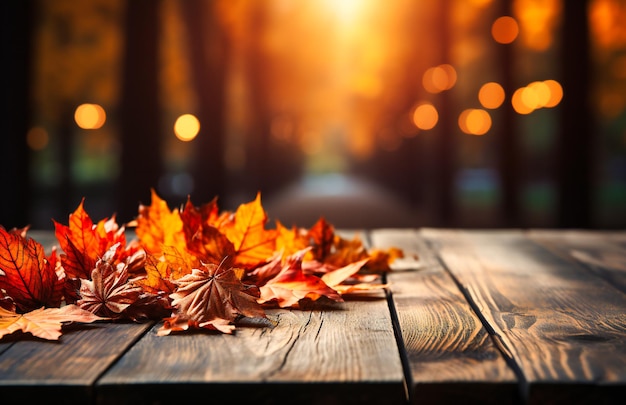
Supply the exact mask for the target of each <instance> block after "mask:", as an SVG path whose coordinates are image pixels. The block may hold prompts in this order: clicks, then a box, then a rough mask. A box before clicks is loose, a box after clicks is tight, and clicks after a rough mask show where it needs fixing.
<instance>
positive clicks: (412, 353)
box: [371, 229, 518, 404]
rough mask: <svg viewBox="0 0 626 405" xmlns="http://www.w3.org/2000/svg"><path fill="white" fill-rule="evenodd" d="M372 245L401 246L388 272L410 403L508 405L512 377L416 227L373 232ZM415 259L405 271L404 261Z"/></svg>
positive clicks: (513, 390)
mask: <svg viewBox="0 0 626 405" xmlns="http://www.w3.org/2000/svg"><path fill="white" fill-rule="evenodd" d="M371 242H372V245H374V246H376V247H381V248H387V247H391V246H396V247H399V248H402V249H403V250H404V252H405V255H406V257H407V258H406V259H405V260H404V261H402V262H401V263H399V264H400V266H401V267H400V268H401V269H402V270H405V271H399V270H398V269H396V270H395V272H392V273H390V274H389V275H388V278H387V281H388V282H389V283H390V288H391V292H392V299H393V304H394V307H395V311H396V313H397V316H398V322H399V327H400V331H401V334H402V340H403V342H404V346H405V350H406V356H407V360H408V366H409V368H410V376H411V379H410V381H411V389H410V396H411V400H412V402H413V403H420V404H422V403H453V402H458V403H498V404H502V403H511V402H514V401H515V398H516V397H517V391H518V390H517V380H516V378H515V375H514V373H513V372H512V371H511V369H510V368H509V367H508V366H507V364H506V362H505V360H504V358H503V357H502V355H501V353H500V352H499V351H498V349H497V348H496V347H495V345H494V344H493V342H492V340H491V338H490V336H489V334H488V332H487V331H486V330H485V328H484V327H483V326H482V324H481V321H480V319H479V318H478V317H477V316H476V314H475V313H474V312H473V311H472V309H471V307H470V305H469V304H468V303H467V301H466V300H465V298H464V297H463V294H462V293H461V291H460V290H459V289H458V287H457V286H456V285H455V283H454V280H453V279H452V278H451V277H450V275H449V274H448V273H447V272H446V271H445V269H443V268H442V266H441V264H440V263H439V261H438V260H437V258H436V257H435V256H434V255H433V253H432V252H431V251H430V250H429V249H428V247H427V246H426V244H425V242H424V241H423V239H422V237H421V236H420V235H419V233H418V232H417V231H415V230H400V229H389V230H374V231H372V233H371ZM415 254H416V255H417V256H418V258H419V261H415V260H414V265H413V270H409V266H408V263H409V260H410V258H411V257H413V256H414V255H415ZM417 268H421V270H416V269H417Z"/></svg>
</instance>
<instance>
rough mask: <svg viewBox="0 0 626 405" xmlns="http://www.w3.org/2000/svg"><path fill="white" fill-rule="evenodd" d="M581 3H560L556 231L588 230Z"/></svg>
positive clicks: (589, 170)
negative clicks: (559, 94)
mask: <svg viewBox="0 0 626 405" xmlns="http://www.w3.org/2000/svg"><path fill="white" fill-rule="evenodd" d="M588 3H589V2H588V1H587V0H584V1H566V2H563V31H562V44H561V50H562V58H561V63H562V65H561V83H562V85H563V88H564V89H565V94H564V97H563V101H562V102H561V121H560V129H561V131H560V134H559V138H558V152H557V153H558V159H557V161H558V173H557V178H558V201H557V221H558V225H559V226H560V227H567V228H570V227H581V228H586V227H590V226H591V225H592V212H593V207H592V205H593V204H592V202H593V194H594V188H593V186H594V184H593V183H594V173H593V172H594V153H595V145H594V142H593V139H594V137H593V136H592V133H591V127H592V126H591V109H590V106H589V96H590V90H589V88H590V79H591V68H590V57H591V55H590V39H589V23H588V17H587V10H588V6H589V4H588Z"/></svg>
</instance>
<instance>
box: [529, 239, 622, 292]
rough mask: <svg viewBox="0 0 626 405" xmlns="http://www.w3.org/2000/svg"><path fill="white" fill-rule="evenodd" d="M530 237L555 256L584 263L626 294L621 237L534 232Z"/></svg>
mask: <svg viewBox="0 0 626 405" xmlns="http://www.w3.org/2000/svg"><path fill="white" fill-rule="evenodd" d="M527 235H528V236H529V237H530V238H531V239H532V240H534V241H536V242H537V243H540V244H541V245H543V246H545V247H546V248H548V249H550V250H551V251H552V252H553V253H555V254H557V255H560V256H562V257H564V258H565V259H568V260H575V261H577V262H579V263H581V264H583V265H584V266H585V268H587V269H588V270H590V271H591V272H593V273H594V274H596V275H598V276H599V277H601V278H603V279H604V280H606V281H607V282H609V283H610V284H612V285H613V286H615V288H617V289H619V290H620V291H622V292H624V293H626V245H621V244H620V237H619V235H618V234H616V233H612V234H609V233H606V232H600V231H582V230H570V231H554V230H535V229H533V230H530V231H528V232H527ZM624 237H626V233H624Z"/></svg>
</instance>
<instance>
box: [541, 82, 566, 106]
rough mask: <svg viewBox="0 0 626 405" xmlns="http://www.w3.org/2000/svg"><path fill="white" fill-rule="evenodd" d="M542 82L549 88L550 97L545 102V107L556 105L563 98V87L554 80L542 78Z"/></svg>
mask: <svg viewBox="0 0 626 405" xmlns="http://www.w3.org/2000/svg"><path fill="white" fill-rule="evenodd" d="M544 83H545V85H546V86H548V88H549V89H550V98H549V99H548V102H547V103H546V105H545V107H546V108H552V107H556V106H557V105H558V104H559V103H560V102H561V100H562V99H563V87H562V86H561V83H559V82H557V81H556V80H551V79H550V80H544Z"/></svg>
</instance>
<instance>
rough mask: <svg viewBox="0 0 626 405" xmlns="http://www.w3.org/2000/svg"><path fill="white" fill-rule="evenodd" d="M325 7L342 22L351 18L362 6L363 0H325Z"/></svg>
mask: <svg viewBox="0 0 626 405" xmlns="http://www.w3.org/2000/svg"><path fill="white" fill-rule="evenodd" d="M324 3H325V4H326V7H327V8H328V9H329V10H331V11H332V12H333V13H334V14H335V15H336V16H337V18H338V19H339V20H340V21H342V22H348V21H351V20H353V19H354V18H355V17H356V15H357V14H358V12H359V10H360V8H361V7H362V6H363V3H364V1H363V0H325V2H324Z"/></svg>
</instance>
